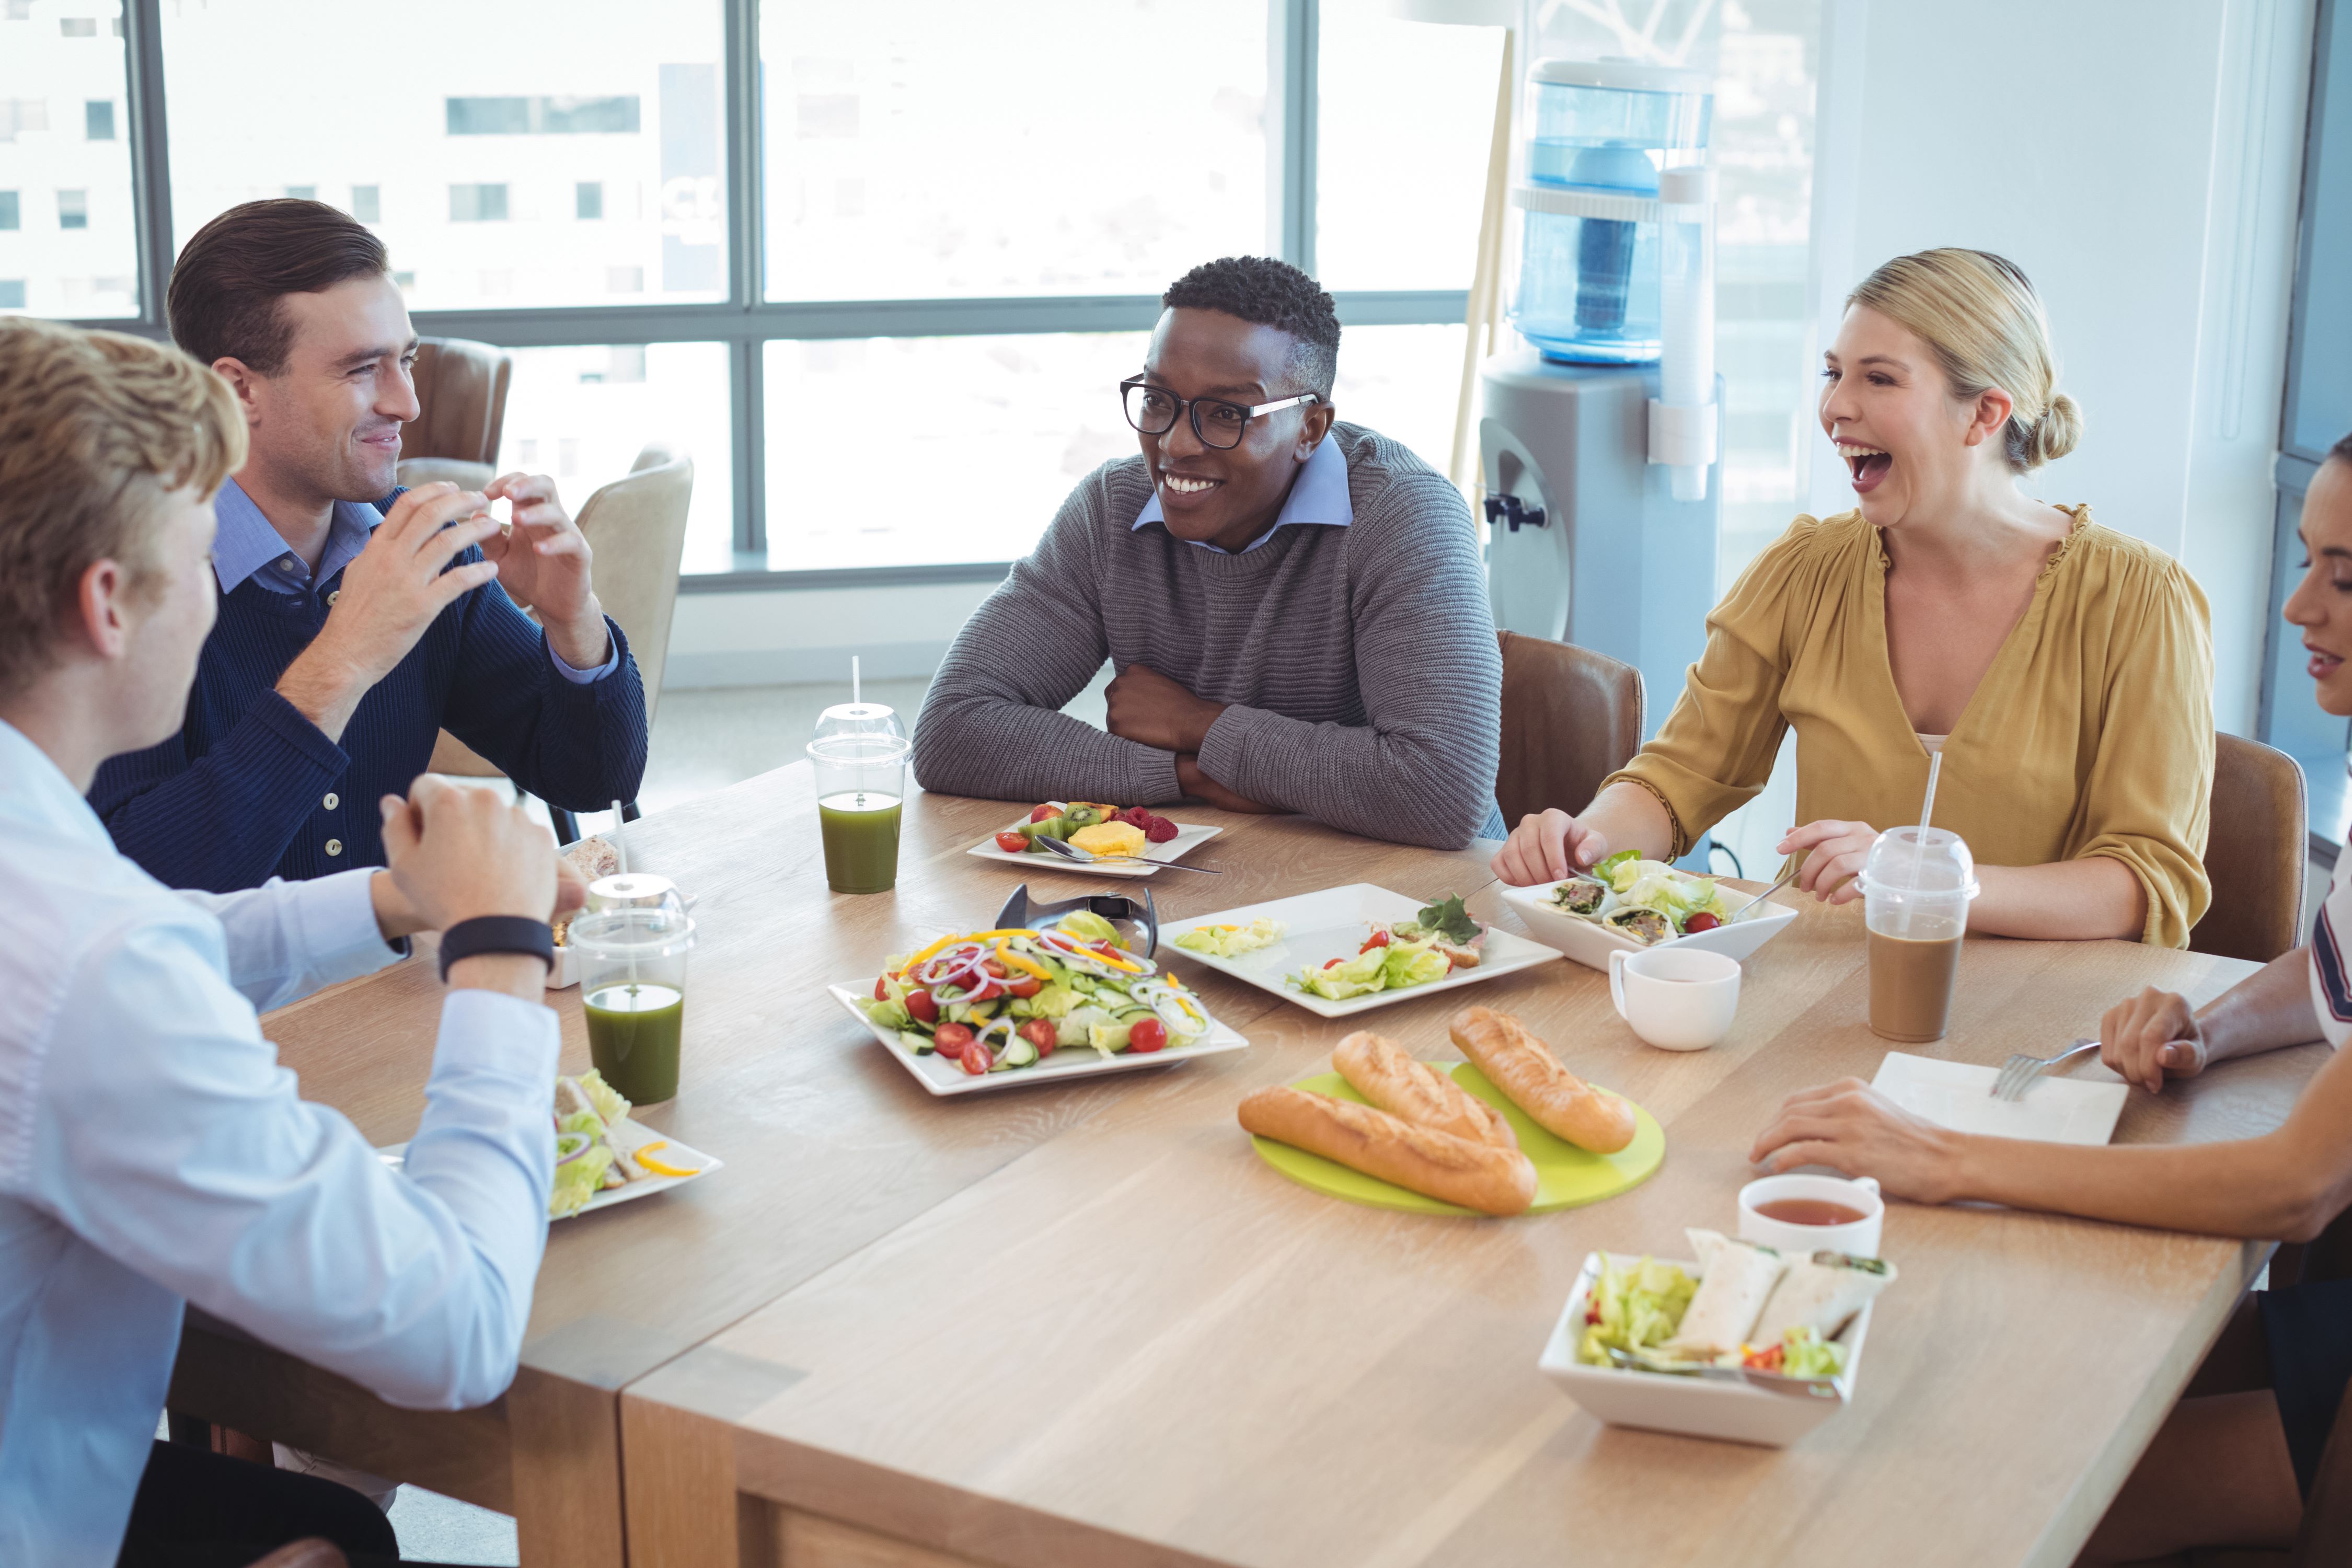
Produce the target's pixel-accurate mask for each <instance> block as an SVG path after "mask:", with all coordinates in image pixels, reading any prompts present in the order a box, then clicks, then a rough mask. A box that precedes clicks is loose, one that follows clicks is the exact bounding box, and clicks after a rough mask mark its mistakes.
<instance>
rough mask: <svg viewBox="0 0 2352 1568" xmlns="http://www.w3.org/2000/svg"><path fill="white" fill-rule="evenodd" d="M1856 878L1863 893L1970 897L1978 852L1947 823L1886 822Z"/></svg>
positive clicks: (1974, 890) (1974, 891) (1977, 888)
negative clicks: (1899, 824)
mask: <svg viewBox="0 0 2352 1568" xmlns="http://www.w3.org/2000/svg"><path fill="white" fill-rule="evenodd" d="M1857 880H1858V881H1859V882H1860V883H1861V885H1862V890H1863V891H1864V893H1865V894H1868V893H1893V894H1896V895H1926V896H1929V897H1935V896H1937V895H1942V896H1946V897H1952V898H1961V899H1973V898H1975V897H1976V896H1977V894H1978V893H1979V892H1981V891H1983V889H1982V888H1981V887H1980V886H1979V883H1978V881H1977V858H1976V857H1975V856H1974V855H1972V854H1970V853H1969V846H1968V842H1967V840H1965V839H1963V838H1962V837H1960V836H1959V835H1958V834H1957V833H1955V832H1953V831H1952V830H1951V829H1950V828H1948V827H1930V828H1927V829H1924V830H1923V829H1921V828H1919V827H1917V826H1910V827H1890V828H1888V829H1887V830H1886V831H1885V832H1884V833H1882V834H1880V835H1879V836H1878V837H1877V839H1876V840H1875V841H1874V843H1872V845H1871V847H1870V858H1869V859H1867V860H1865V861H1864V862H1863V867H1862V875H1861V877H1860V878H1859V879H1857Z"/></svg>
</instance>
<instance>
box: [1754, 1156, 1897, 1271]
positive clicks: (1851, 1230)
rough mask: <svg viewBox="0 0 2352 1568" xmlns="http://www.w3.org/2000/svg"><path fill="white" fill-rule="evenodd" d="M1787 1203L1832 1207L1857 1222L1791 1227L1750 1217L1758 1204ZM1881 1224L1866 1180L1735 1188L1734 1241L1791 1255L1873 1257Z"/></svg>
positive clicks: (1787, 1180)
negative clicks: (1807, 1200)
mask: <svg viewBox="0 0 2352 1568" xmlns="http://www.w3.org/2000/svg"><path fill="white" fill-rule="evenodd" d="M1789 1198H1811V1199H1813V1200H1814V1201H1816V1202H1822V1203H1832V1204H1837V1205H1841V1206H1842V1207H1844V1208H1849V1209H1852V1210H1853V1211H1854V1212H1855V1213H1856V1214H1858V1215H1862V1217H1861V1218H1860V1219H1858V1220H1854V1221H1853V1222H1851V1223H1850V1224H1846V1225H1797V1224H1794V1223H1792V1222H1791V1221H1789V1220H1785V1219H1775V1218H1773V1217H1772V1216H1771V1215H1766V1214H1759V1213H1757V1212H1756V1211H1757V1209H1758V1207H1759V1205H1764V1204H1769V1203H1779V1202H1781V1201H1783V1200H1786V1199H1789ZM1885 1224H1886V1205H1885V1201H1884V1200H1882V1199H1881V1198H1880V1197H1879V1195H1878V1183H1877V1181H1876V1180H1875V1179H1874V1178H1873V1177H1870V1176H1864V1177H1863V1178H1862V1179H1861V1180H1860V1181H1858V1182H1850V1181H1847V1180H1846V1179H1845V1178H1844V1177H1843V1176H1766V1177H1764V1178H1762V1179H1761V1180H1759V1181H1753V1182H1750V1183H1748V1184H1747V1185H1746V1186H1744V1187H1742V1188H1740V1189H1739V1239H1740V1240H1742V1241H1752V1242H1755V1243H1756V1244H1758V1245H1759V1246H1760V1247H1777V1248H1778V1249H1779V1250H1780V1251H1782V1252H1786V1253H1790V1254H1792V1255H1796V1256H1803V1255H1805V1254H1808V1253H1814V1252H1845V1253H1851V1254H1853V1256H1854V1257H1856V1258H1875V1257H1877V1256H1878V1237H1879V1232H1880V1231H1881V1230H1882V1229H1883V1228H1884V1227H1885Z"/></svg>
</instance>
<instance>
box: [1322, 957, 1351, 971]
mask: <svg viewBox="0 0 2352 1568" xmlns="http://www.w3.org/2000/svg"><path fill="white" fill-rule="evenodd" d="M1345 962H1346V961H1345V960H1344V959H1338V958H1327V959H1325V960H1324V961H1323V967H1324V968H1326V969H1337V968H1339V965H1340V964H1341V963H1345Z"/></svg>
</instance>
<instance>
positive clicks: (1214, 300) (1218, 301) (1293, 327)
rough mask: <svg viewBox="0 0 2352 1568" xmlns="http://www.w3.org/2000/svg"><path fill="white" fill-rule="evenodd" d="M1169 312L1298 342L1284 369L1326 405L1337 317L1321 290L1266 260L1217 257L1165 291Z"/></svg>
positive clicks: (1335, 365) (1335, 356) (1335, 362)
mask: <svg viewBox="0 0 2352 1568" xmlns="http://www.w3.org/2000/svg"><path fill="white" fill-rule="evenodd" d="M1160 303H1161V304H1162V305H1165V306H1166V307H1168V309H1170V310H1223V312H1224V313H1225V314H1226V315H1228V316H1239V317H1240V318H1241V319H1242V320H1243V321H1255V322H1256V323H1257V324H1258V325H1259V326H1262V327H1272V328H1274V329H1275V330H1276V331H1284V332H1288V333H1289V334H1290V335H1291V336H1292V337H1293V338H1295V339H1296V340H1297V347H1296V348H1294V349H1293V350H1292V351H1291V354H1290V363H1288V364H1287V365H1286V366H1285V367H1284V369H1285V370H1286V372H1287V373H1288V374H1290V375H1291V376H1293V377H1294V378H1296V379H1297V381H1299V382H1301V383H1302V384H1304V387H1303V389H1304V390H1306V391H1307V392H1311V393H1314V394H1315V395H1318V396H1319V397H1322V398H1324V399H1326V400H1327V401H1328V399H1329V397H1330V395H1331V378H1332V376H1333V375H1334V374H1337V373H1338V371H1339V311H1338V310H1337V309H1335V308H1334V307H1333V306H1332V303H1331V296H1330V295H1328V294H1327V293H1325V292H1324V291H1323V286H1322V285H1321V284H1319V283H1318V282H1316V281H1315V279H1312V278H1309V277H1308V276H1307V274H1306V273H1304V272H1301V271H1300V270H1298V268H1296V267H1293V266H1292V265H1290V263H1288V262H1287V261H1277V260H1276V259H1275V258H1273V257H1271V256H1221V257H1219V258H1217V259H1216V260H1214V261H1204V262H1202V263H1201V265H1200V266H1198V267H1195V268H1192V271H1190V272H1187V273H1186V274H1184V276H1183V277H1181V278H1179V279H1176V281H1175V282H1173V283H1171V284H1170V285H1169V286H1168V292H1166V293H1165V294H1162V295H1161V296H1160Z"/></svg>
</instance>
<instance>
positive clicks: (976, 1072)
mask: <svg viewBox="0 0 2352 1568" xmlns="http://www.w3.org/2000/svg"><path fill="white" fill-rule="evenodd" d="M956 1059H957V1060H958V1061H960V1062H961V1063H963V1070H964V1071H966V1072H968V1073H970V1074H971V1076H972V1077H974V1078H978V1077H979V1076H980V1075H981V1074H982V1073H984V1072H986V1071H987V1070H988V1069H989V1068H992V1067H994V1066H995V1065H996V1058H994V1057H992V1056H990V1055H989V1054H988V1047H986V1046H983V1045H982V1044H981V1043H980V1042H979V1041H978V1040H974V1041H972V1043H971V1044H970V1045H968V1046H966V1047H964V1048H963V1055H961V1056H960V1057H958V1058H956Z"/></svg>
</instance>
